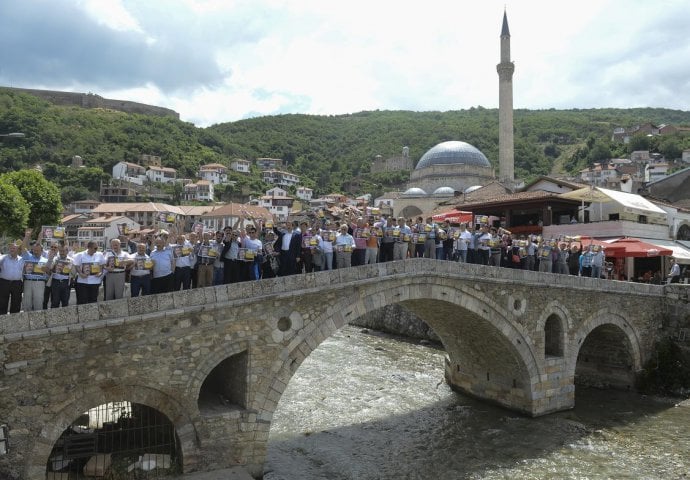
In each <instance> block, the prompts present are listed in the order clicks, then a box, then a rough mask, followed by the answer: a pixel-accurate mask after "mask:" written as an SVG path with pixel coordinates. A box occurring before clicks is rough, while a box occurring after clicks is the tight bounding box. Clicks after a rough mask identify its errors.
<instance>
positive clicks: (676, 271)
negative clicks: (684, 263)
mask: <svg viewBox="0 0 690 480" xmlns="http://www.w3.org/2000/svg"><path fill="white" fill-rule="evenodd" d="M666 278H667V279H668V283H680V265H678V262H677V261H676V259H675V258H673V257H671V271H670V272H669V273H668V276H667V277H666Z"/></svg>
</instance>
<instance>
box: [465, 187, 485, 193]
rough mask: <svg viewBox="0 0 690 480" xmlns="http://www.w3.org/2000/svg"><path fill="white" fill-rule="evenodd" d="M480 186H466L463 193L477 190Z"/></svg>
mask: <svg viewBox="0 0 690 480" xmlns="http://www.w3.org/2000/svg"><path fill="white" fill-rule="evenodd" d="M480 188H482V186H481V185H472V186H471V187H467V188H466V189H465V193H472V192H474V191H475V190H479V189H480Z"/></svg>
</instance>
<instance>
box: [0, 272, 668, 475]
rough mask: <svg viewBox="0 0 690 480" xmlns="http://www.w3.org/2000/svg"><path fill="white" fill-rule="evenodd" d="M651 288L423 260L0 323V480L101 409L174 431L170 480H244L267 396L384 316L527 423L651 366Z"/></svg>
mask: <svg viewBox="0 0 690 480" xmlns="http://www.w3.org/2000/svg"><path fill="white" fill-rule="evenodd" d="M666 288H668V287H663V286H654V285H643V284H634V283H624V282H613V281H606V280H596V279H589V278H578V277H572V276H567V275H552V274H542V273H538V272H528V271H522V270H512V269H502V268H492V267H484V266H479V265H467V264H459V263H454V262H443V261H436V260H427V259H409V260H405V261H399V262H390V263H382V264H376V265H368V266H362V267H357V268H350V269H343V270H335V271H330V272H319V273H314V274H305V275H296V276H292V277H286V278H278V279H270V280H262V281H258V282H247V283H242V284H233V285H223V286H217V287H209V288H203V289H196V290H188V291H182V292H176V293H169V294H161V295H152V296H148V297H139V298H131V299H123V300H115V301H110V302H101V303H98V304H90V305H79V306H70V307H67V308H61V309H55V310H47V311H40V312H29V313H19V314H14V315H9V316H6V317H5V318H2V319H1V320H0V365H1V369H0V379H1V382H0V424H4V425H6V427H7V428H6V430H7V432H8V438H9V450H8V452H7V453H6V454H4V455H2V454H0V478H22V479H45V478H46V465H47V462H48V458H49V455H50V453H51V449H52V448H53V446H54V445H55V443H56V441H57V440H58V438H59V437H60V435H61V434H62V432H63V431H65V429H66V428H68V427H69V426H70V425H71V424H72V423H73V422H74V421H75V420H76V419H77V418H79V417H80V416H81V415H82V414H83V413H84V412H86V411H88V410H89V409H91V408H94V407H96V406H98V405H102V404H106V403H109V402H116V401H128V402H135V403H139V404H143V405H147V406H149V407H152V408H154V409H156V410H157V411H158V412H160V413H162V414H163V415H165V417H167V418H168V419H169V420H170V422H172V425H173V426H174V429H175V433H176V438H177V445H178V449H179V456H180V457H181V459H182V460H181V462H182V466H183V470H184V471H185V472H193V471H201V470H214V469H220V468H226V467H230V466H235V465H242V466H244V467H245V468H246V469H247V470H248V471H249V472H250V473H251V474H252V475H254V476H256V477H260V476H261V475H262V471H263V463H264V460H265V457H266V449H267V442H268V435H269V429H270V426H271V420H272V417H273V413H274V411H275V409H276V407H277V405H278V402H279V400H280V397H281V394H282V393H283V391H284V390H285V388H286V386H287V384H288V382H289V381H290V378H291V377H292V375H293V374H294V373H295V371H296V370H297V368H298V367H299V366H300V364H301V363H302V362H303V361H304V359H305V358H306V357H307V356H309V354H310V353H311V352H312V351H313V350H314V349H316V348H318V346H319V344H321V342H323V341H324V340H325V339H327V338H328V337H329V336H330V335H332V334H333V333H334V332H336V331H337V330H338V329H339V328H341V327H342V326H344V325H345V324H347V323H348V322H350V321H351V320H353V319H355V318H357V317H359V316H361V315H364V314H366V313H368V312H371V311H373V310H376V309H379V308H382V307H384V306H386V305H391V304H396V303H399V304H401V305H403V306H404V307H406V308H407V309H409V310H411V311H413V312H414V313H416V314H417V315H418V316H419V317H421V318H422V319H423V320H424V321H425V322H427V323H428V324H429V326H430V327H431V328H433V329H434V331H435V332H436V333H437V334H438V336H439V337H440V338H441V340H442V342H443V346H444V348H445V350H446V352H447V359H446V366H445V368H446V381H447V382H448V383H449V384H450V385H451V386H452V387H453V388H455V389H457V390H459V391H462V392H465V393H467V394H470V395H473V396H475V397H479V398H482V399H485V400H487V401H491V402H494V403H497V404H500V405H502V406H505V407H506V408H509V409H512V410H516V411H519V412H522V413H524V414H526V415H530V416H538V415H544V414H547V413H550V412H556V411H559V410H564V409H569V408H572V407H573V405H574V398H575V378H576V377H577V378H578V379H583V380H587V381H588V382H596V383H599V384H605V385H612V386H617V387H623V388H629V387H631V386H632V385H633V380H634V376H635V373H636V371H638V370H639V369H640V368H641V366H642V365H643V363H644V362H645V361H646V360H647V359H648V357H649V356H650V355H651V352H652V351H653V345H654V342H655V340H656V339H657V338H658V336H659V335H660V328H661V325H662V317H663V315H664V312H666V311H667V310H668V308H669V307H668V302H669V296H668V295H666V294H665V292H666Z"/></svg>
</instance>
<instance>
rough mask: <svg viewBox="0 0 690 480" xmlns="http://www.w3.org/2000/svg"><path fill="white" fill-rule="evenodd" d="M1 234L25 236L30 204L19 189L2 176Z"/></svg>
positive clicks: (0, 180)
mask: <svg viewBox="0 0 690 480" xmlns="http://www.w3.org/2000/svg"><path fill="white" fill-rule="evenodd" d="M0 211H2V212H3V214H2V216H0V234H1V235H3V236H11V237H20V238H21V237H23V236H24V229H26V227H27V225H28V221H29V205H28V204H27V203H26V200H24V197H22V194H21V193H20V192H19V189H18V188H17V187H15V186H14V185H12V184H11V183H9V182H7V181H6V180H4V179H2V178H0Z"/></svg>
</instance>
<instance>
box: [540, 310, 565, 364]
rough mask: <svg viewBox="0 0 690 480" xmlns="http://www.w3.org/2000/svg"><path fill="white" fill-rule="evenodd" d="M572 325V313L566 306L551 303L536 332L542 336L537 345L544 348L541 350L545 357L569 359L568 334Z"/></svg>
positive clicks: (544, 312) (543, 313)
mask: <svg viewBox="0 0 690 480" xmlns="http://www.w3.org/2000/svg"><path fill="white" fill-rule="evenodd" d="M572 324H573V322H572V317H571V315H570V312H569V311H568V309H567V308H566V307H565V306H564V305H562V304H561V303H560V302H559V301H557V300H553V301H551V302H549V304H548V305H547V306H546V308H544V310H543V311H542V313H541V315H540V316H539V319H538V320H537V330H536V331H537V332H538V333H539V335H540V337H539V338H538V339H537V343H538V344H539V345H541V346H542V348H541V349H540V350H541V351H542V352H543V353H544V356H557V357H567V350H568V346H569V345H568V332H569V331H570V329H571V328H572ZM549 336H550V338H547V337H549ZM549 352H551V353H549ZM554 352H555V353H556V354H555V355H554V354H553V353H554Z"/></svg>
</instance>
